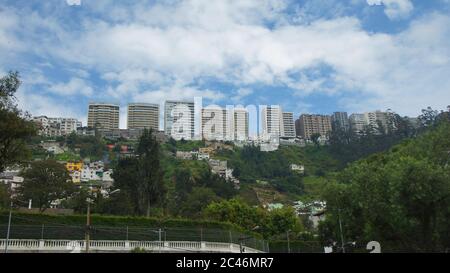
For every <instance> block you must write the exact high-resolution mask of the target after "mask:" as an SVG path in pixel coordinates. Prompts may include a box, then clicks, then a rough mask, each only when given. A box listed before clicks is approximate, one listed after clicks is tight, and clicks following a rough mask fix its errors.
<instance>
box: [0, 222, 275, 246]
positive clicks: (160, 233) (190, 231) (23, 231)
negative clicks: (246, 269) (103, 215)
mask: <svg viewBox="0 0 450 273" xmlns="http://www.w3.org/2000/svg"><path fill="white" fill-rule="evenodd" d="M7 229H8V226H7V225H5V224H2V225H0V234H1V235H0V238H2V239H4V238H6V234H7ZM85 234H86V226H80V225H58V224H40V225H38V224H31V225H24V224H12V225H11V228H10V235H9V238H10V239H42V240H84V238H85ZM90 239H91V240H110V241H111V240H120V241H123V240H126V241H163V242H164V241H190V242H217V243H234V244H241V243H242V245H245V246H247V247H250V248H253V249H257V250H260V251H263V252H268V243H267V242H266V241H264V240H262V239H258V238H255V237H251V236H248V235H245V234H243V233H240V232H236V231H233V230H225V229H214V228H183V227H179V228H178V227H170V228H167V227H136V226H115V227H111V226H95V225H93V226H91V229H90Z"/></svg>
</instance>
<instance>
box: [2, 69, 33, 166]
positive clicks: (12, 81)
mask: <svg viewBox="0 0 450 273" xmlns="http://www.w3.org/2000/svg"><path fill="white" fill-rule="evenodd" d="M19 86H20V79H19V74H18V73H17V72H10V73H9V74H8V75H7V76H5V77H3V78H0V132H1V133H0V172H2V171H4V169H5V168H6V167H8V166H10V165H13V164H16V163H21V162H23V161H24V160H26V159H27V158H29V156H30V152H29V150H28V148H27V146H26V140H27V139H29V138H30V137H32V136H33V135H35V134H36V131H37V129H36V126H35V125H34V123H33V122H32V121H30V120H29V118H30V117H29V114H28V113H23V112H22V111H21V110H19V109H18V108H17V104H16V98H15V94H16V92H17V90H18V88H19Z"/></svg>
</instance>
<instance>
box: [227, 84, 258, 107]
mask: <svg viewBox="0 0 450 273" xmlns="http://www.w3.org/2000/svg"><path fill="white" fill-rule="evenodd" d="M251 94H253V90H252V89H250V88H239V89H238V90H237V91H236V92H235V94H234V96H233V97H231V101H232V102H233V103H240V104H242V105H243V103H242V100H243V99H244V98H245V97H247V96H250V95H251Z"/></svg>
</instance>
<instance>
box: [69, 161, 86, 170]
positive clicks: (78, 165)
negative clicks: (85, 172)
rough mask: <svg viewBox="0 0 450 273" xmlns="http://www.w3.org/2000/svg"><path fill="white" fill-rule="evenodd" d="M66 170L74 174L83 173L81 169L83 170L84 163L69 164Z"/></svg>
mask: <svg viewBox="0 0 450 273" xmlns="http://www.w3.org/2000/svg"><path fill="white" fill-rule="evenodd" d="M66 169H67V170H68V171H69V172H74V171H78V172H81V169H83V162H67V163H66Z"/></svg>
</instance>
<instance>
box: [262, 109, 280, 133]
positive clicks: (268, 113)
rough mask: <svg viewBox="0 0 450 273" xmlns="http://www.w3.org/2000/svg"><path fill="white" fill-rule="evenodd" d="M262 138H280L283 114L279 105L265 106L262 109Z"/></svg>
mask: <svg viewBox="0 0 450 273" xmlns="http://www.w3.org/2000/svg"><path fill="white" fill-rule="evenodd" d="M261 119H262V136H263V138H267V137H269V138H270V137H280V136H281V131H282V130H281V128H283V114H282V111H281V107H280V106H279V105H271V106H264V107H263V108H262V115H261Z"/></svg>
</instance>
